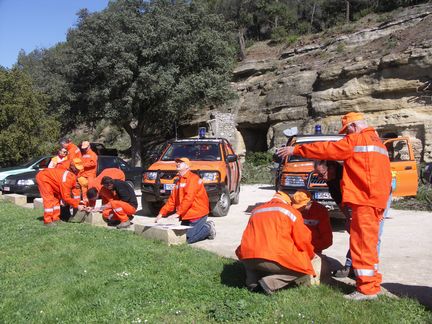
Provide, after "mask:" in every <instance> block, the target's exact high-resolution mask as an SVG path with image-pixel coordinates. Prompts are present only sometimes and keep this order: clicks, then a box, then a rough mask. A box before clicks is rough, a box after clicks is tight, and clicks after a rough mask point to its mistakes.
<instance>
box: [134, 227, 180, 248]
mask: <svg viewBox="0 0 432 324" xmlns="http://www.w3.org/2000/svg"><path fill="white" fill-rule="evenodd" d="M134 227H135V234H138V235H141V236H143V237H145V238H147V239H152V240H158V241H162V242H164V243H166V244H168V245H179V244H185V243H186V231H187V229H170V228H167V227H163V224H161V226H149V225H142V224H135V226H134Z"/></svg>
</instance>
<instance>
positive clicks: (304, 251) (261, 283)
mask: <svg viewBox="0 0 432 324" xmlns="http://www.w3.org/2000/svg"><path fill="white" fill-rule="evenodd" d="M236 254H237V257H238V258H239V260H240V261H241V262H242V263H243V264H244V266H245V269H246V286H247V287H248V289H249V290H251V291H254V290H256V289H257V288H259V287H261V288H262V289H263V290H264V292H265V293H267V294H272V293H273V292H275V291H276V290H279V289H282V288H284V287H286V286H288V285H289V284H291V283H292V282H301V281H303V280H302V279H304V278H305V279H306V278H309V277H308V275H313V276H314V275H315V271H314V269H313V266H312V262H311V260H312V259H313V258H314V256H315V254H314V249H313V246H312V244H311V233H310V230H309V229H308V228H307V227H306V225H305V224H304V223H303V217H302V215H301V214H300V213H299V212H298V211H297V210H296V209H294V208H293V207H292V206H291V199H290V197H289V196H288V195H287V194H286V193H284V192H282V191H278V192H277V193H276V194H275V195H274V196H273V198H272V200H270V201H269V202H267V203H264V204H263V205H261V206H259V207H257V208H255V209H254V210H253V211H252V215H251V217H250V219H249V222H248V224H247V226H246V229H245V231H244V232H243V237H242V240H241V243H240V246H239V247H238V248H237V250H236ZM305 276H307V277H305Z"/></svg>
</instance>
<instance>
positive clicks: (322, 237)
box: [292, 189, 333, 254]
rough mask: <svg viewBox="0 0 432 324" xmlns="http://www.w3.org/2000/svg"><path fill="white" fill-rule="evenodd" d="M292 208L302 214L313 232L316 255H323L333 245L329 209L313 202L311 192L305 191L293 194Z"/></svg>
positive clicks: (301, 190)
mask: <svg viewBox="0 0 432 324" xmlns="http://www.w3.org/2000/svg"><path fill="white" fill-rule="evenodd" d="M292 206H293V207H294V208H295V209H297V210H298V211H299V212H300V213H301V214H302V216H303V220H304V223H305V225H306V226H307V227H308V228H309V230H310V231H311V234H312V245H313V247H314V251H315V253H316V254H321V252H322V251H323V250H325V249H327V248H328V247H330V246H331V245H332V244H333V232H332V227H331V224H330V216H329V213H328V211H327V208H325V207H324V206H323V205H321V204H320V203H318V202H316V201H313V200H311V194H310V192H309V191H307V190H304V189H300V190H298V191H296V192H295V193H294V194H293V196H292Z"/></svg>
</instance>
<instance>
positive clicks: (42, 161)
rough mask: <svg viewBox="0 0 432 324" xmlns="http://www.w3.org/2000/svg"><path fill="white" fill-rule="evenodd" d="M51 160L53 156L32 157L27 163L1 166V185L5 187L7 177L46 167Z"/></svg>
mask: <svg viewBox="0 0 432 324" xmlns="http://www.w3.org/2000/svg"><path fill="white" fill-rule="evenodd" d="M50 161H51V156H42V157H38V158H36V159H32V160H30V161H29V162H27V163H24V164H22V165H18V166H14V167H9V168H0V187H3V184H4V181H5V178H6V177H7V176H10V175H13V174H20V173H25V172H29V171H34V170H39V169H41V168H46V167H47V166H48V164H49V162H50Z"/></svg>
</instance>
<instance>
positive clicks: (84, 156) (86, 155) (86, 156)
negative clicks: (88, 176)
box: [82, 154, 91, 158]
mask: <svg viewBox="0 0 432 324" xmlns="http://www.w3.org/2000/svg"><path fill="white" fill-rule="evenodd" d="M82 157H83V158H89V157H91V156H90V155H89V154H85V155H83V156H82Z"/></svg>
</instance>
